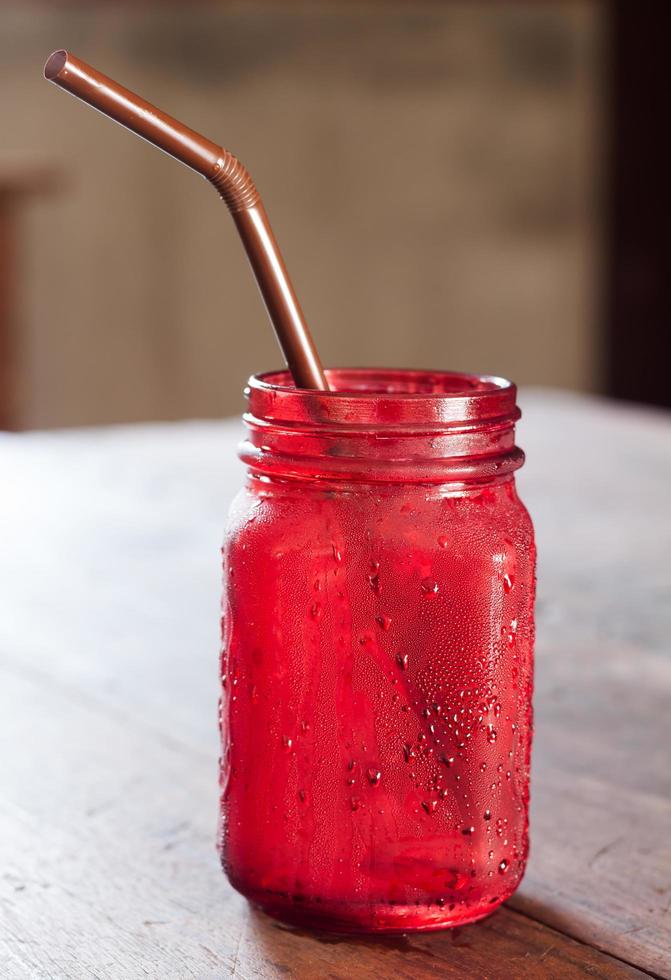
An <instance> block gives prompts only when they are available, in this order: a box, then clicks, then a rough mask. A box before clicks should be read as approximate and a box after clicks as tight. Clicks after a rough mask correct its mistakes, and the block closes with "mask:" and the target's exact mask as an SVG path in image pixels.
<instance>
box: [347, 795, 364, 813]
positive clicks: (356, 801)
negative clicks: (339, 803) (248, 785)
mask: <svg viewBox="0 0 671 980" xmlns="http://www.w3.org/2000/svg"><path fill="white" fill-rule="evenodd" d="M349 805H350V807H351V808H352V810H354V811H356V810H358V809H359V807H361V806H363V803H362V802H361V800H359V799H358V798H357V797H356V796H352V797H351V799H350V801H349Z"/></svg>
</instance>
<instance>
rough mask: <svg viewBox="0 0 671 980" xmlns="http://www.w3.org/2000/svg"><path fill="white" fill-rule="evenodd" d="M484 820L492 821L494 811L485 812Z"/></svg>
mask: <svg viewBox="0 0 671 980" xmlns="http://www.w3.org/2000/svg"><path fill="white" fill-rule="evenodd" d="M482 818H483V820H491V819H492V811H491V810H485V812H484V813H483V815H482Z"/></svg>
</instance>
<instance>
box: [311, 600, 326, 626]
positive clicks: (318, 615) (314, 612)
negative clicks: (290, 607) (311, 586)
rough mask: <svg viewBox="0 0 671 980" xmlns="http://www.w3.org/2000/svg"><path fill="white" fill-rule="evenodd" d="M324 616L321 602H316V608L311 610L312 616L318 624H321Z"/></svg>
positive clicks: (313, 607)
mask: <svg viewBox="0 0 671 980" xmlns="http://www.w3.org/2000/svg"><path fill="white" fill-rule="evenodd" d="M323 614H324V610H323V608H322V604H321V602H315V604H314V606H312V607H311V608H310V615H311V616H312V618H313V619H314V620H315V621H316V622H319V620H320V619H321V618H322V616H323Z"/></svg>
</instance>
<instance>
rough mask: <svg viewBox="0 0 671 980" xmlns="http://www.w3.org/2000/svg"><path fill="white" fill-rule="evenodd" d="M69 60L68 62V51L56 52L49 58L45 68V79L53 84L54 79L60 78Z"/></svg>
mask: <svg viewBox="0 0 671 980" xmlns="http://www.w3.org/2000/svg"><path fill="white" fill-rule="evenodd" d="M67 60H68V53H67V51H62V50H61V51H54V52H53V53H52V54H50V55H49V57H48V58H47V61H46V64H45V66H44V77H45V78H46V79H47V80H48V81H50V82H53V80H54V78H58V76H59V75H60V73H61V71H62V69H63V66H64V65H65V63H66V61H67Z"/></svg>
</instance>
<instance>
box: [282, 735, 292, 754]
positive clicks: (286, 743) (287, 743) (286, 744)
mask: <svg viewBox="0 0 671 980" xmlns="http://www.w3.org/2000/svg"><path fill="white" fill-rule="evenodd" d="M293 744H294V740H293V738H290V737H289V736H288V735H283V736H282V745H283V746H284V748H285V749H286V750H287V752H291V749H292V748H293Z"/></svg>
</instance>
